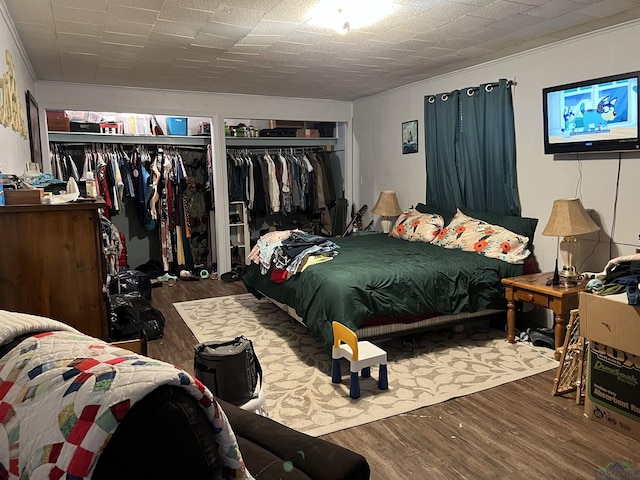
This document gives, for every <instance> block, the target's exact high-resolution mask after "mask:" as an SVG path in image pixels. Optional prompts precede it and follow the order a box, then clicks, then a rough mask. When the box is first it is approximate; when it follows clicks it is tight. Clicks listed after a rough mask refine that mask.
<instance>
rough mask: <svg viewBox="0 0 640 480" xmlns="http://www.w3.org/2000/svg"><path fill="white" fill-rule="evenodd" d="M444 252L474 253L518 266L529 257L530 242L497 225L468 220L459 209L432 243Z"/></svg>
mask: <svg viewBox="0 0 640 480" xmlns="http://www.w3.org/2000/svg"><path fill="white" fill-rule="evenodd" d="M431 243H432V244H434V245H439V246H441V247H444V248H459V249H461V250H464V251H467V252H477V253H479V254H480V255H485V256H487V257H490V258H497V259H498V260H503V261H505V262H507V263H515V264H520V263H523V262H524V259H525V258H527V257H528V256H529V254H530V253H531V252H530V251H529V249H528V248H527V245H528V243H529V238H528V237H525V236H523V235H518V234H517V233H513V232H512V231H510V230H507V229H506V228H504V227H501V226H499V225H492V224H490V223H487V222H485V221H483V220H478V219H476V218H472V217H468V216H466V215H465V214H464V213H462V212H461V211H460V210H459V209H458V211H457V213H456V214H455V215H454V217H453V218H452V219H451V222H450V223H449V225H447V226H446V227H444V228H443V229H442V231H440V232H439V233H438V235H436V238H435V239H434V240H433V241H432V242H431Z"/></svg>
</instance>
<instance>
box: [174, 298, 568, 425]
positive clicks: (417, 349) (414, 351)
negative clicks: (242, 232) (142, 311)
mask: <svg viewBox="0 0 640 480" xmlns="http://www.w3.org/2000/svg"><path fill="white" fill-rule="evenodd" d="M174 307H175V308H176V310H177V311H178V313H179V314H180V316H181V317H182V318H183V319H184V321H185V322H186V324H187V325H188V326H189V328H191V331H193V333H194V335H195V336H196V338H197V339H198V341H199V342H204V341H210V340H218V341H220V340H229V339H233V338H235V337H236V336H238V335H242V334H243V335H245V336H246V337H248V338H250V339H251V340H252V341H253V344H254V348H255V350H256V354H257V356H258V359H259V360H260V363H261V364H262V368H263V371H264V392H265V395H266V399H267V407H268V410H269V416H270V417H271V418H272V419H274V420H277V421H278V422H280V423H283V424H284V425H287V426H289V427H291V428H293V429H295V430H299V431H302V432H305V433H307V434H309V435H313V436H319V435H324V434H327V433H331V432H335V431H338V430H342V429H345V428H349V427H354V426H356V425H363V424H365V423H369V422H372V421H375V420H380V419H382V418H387V417H391V416H393V415H398V414H402V413H406V412H409V411H412V410H416V409H418V408H422V407H426V406H429V405H434V404H436V403H440V402H444V401H446V400H449V399H451V398H455V397H461V396H464V395H469V394H471V393H475V392H478V391H481V390H485V389H488V388H492V387H495V386H498V385H502V384H504V383H508V382H512V381H514V380H518V379H520V378H524V377H528V376H530V375H534V374H536V373H540V372H544V371H547V370H550V369H553V368H557V366H558V362H557V361H555V360H554V359H553V353H552V352H551V350H548V349H544V348H542V349H535V348H532V347H531V346H530V345H529V344H524V343H517V344H514V345H512V344H509V343H507V341H506V339H505V334H504V332H500V331H498V330H484V331H474V332H466V333H453V332H452V331H451V330H444V331H439V332H431V333H426V334H422V335H419V336H414V337H413V338H412V339H410V340H408V341H407V339H404V340H401V339H391V340H387V341H385V342H380V343H379V346H380V347H381V348H383V349H384V350H386V351H387V356H388V373H389V390H386V391H382V390H378V388H377V375H378V368H377V367H373V368H372V369H371V377H370V378H361V379H360V389H361V397H360V398H359V399H358V400H352V399H351V398H350V397H349V367H348V364H347V362H346V360H343V362H344V363H343V364H342V373H343V380H342V383H341V384H333V383H331V376H330V375H331V359H330V356H329V354H328V352H327V351H326V349H325V348H324V346H323V344H322V342H320V341H319V340H317V339H315V338H314V337H312V336H311V335H310V334H309V333H307V331H306V329H305V328H304V327H303V326H302V325H301V324H299V323H298V322H296V321H293V320H290V318H289V317H288V316H287V315H286V314H285V313H284V312H283V311H282V310H280V309H279V308H278V307H276V306H275V305H273V304H272V303H271V302H269V301H268V300H265V299H263V300H260V301H259V300H256V299H255V298H254V297H253V296H252V295H251V294H243V295H233V296H228V297H218V298H208V299H204V300H195V301H191V302H181V303H175V304H174Z"/></svg>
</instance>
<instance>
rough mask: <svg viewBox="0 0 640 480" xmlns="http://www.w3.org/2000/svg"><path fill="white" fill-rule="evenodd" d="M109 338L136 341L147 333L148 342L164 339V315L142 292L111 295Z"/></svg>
mask: <svg viewBox="0 0 640 480" xmlns="http://www.w3.org/2000/svg"><path fill="white" fill-rule="evenodd" d="M109 312H110V318H109V338H110V339H111V340H116V341H117V340H135V339H136V338H141V336H142V332H144V333H145V335H146V337H147V340H156V339H158V338H162V335H163V334H164V323H165V319H164V315H163V314H162V312H161V311H160V310H158V309H157V308H155V307H154V306H153V305H151V304H150V303H149V301H148V300H147V299H146V298H143V297H142V295H141V294H140V292H129V293H117V294H115V295H109Z"/></svg>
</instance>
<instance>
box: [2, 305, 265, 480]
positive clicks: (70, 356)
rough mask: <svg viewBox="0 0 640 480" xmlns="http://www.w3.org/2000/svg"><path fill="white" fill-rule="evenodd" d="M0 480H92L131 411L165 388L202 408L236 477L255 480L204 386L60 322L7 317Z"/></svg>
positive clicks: (222, 456) (171, 368)
mask: <svg viewBox="0 0 640 480" xmlns="http://www.w3.org/2000/svg"><path fill="white" fill-rule="evenodd" d="M43 330H46V331H45V332H44V333H38V334H36V335H34V336H31V337H29V338H27V339H26V340H24V341H23V342H21V343H20V344H19V345H17V346H16V347H15V348H13V349H12V350H11V351H10V352H9V353H7V354H6V355H5V356H4V357H2V358H0V479H13V478H16V479H17V478H20V479H28V478H32V477H33V478H53V479H58V478H68V479H82V478H90V477H91V474H92V472H93V470H94V469H95V466H96V464H97V460H98V457H99V455H100V452H101V451H102V449H103V448H104V447H105V446H106V444H107V442H108V441H109V439H110V437H111V435H112V434H113V432H114V431H115V429H116V427H117V426H118V423H119V422H120V421H121V420H122V419H123V417H124V416H125V415H126V413H127V411H128V410H129V409H130V408H131V407H132V406H133V405H134V404H135V403H136V402H137V401H139V400H140V399H142V398H143V397H144V396H145V395H147V394H148V393H150V392H151V391H152V390H154V389H155V388H157V387H159V386H161V385H176V386H180V387H183V388H185V389H186V390H187V391H188V392H189V393H190V394H191V395H192V396H193V397H194V398H195V399H196V400H197V401H198V402H199V404H200V405H201V406H202V408H203V409H204V411H205V413H206V414H207V417H208V418H209V420H210V421H211V423H212V425H213V427H214V432H215V437H216V440H217V442H218V454H219V457H220V460H221V462H222V464H223V466H224V467H225V473H226V475H227V476H228V477H229V478H234V479H252V478H253V477H252V476H251V475H250V474H249V472H248V471H247V470H246V468H245V465H244V462H243V460H242V455H241V453H240V450H239V449H238V444H237V442H236V438H235V435H234V433H233V431H232V429H231V426H230V425H229V422H228V420H227V417H226V415H225V414H224V412H223V411H222V409H221V408H220V406H219V404H218V403H217V402H216V400H215V399H214V398H213V396H212V394H211V392H209V390H208V389H207V388H206V387H204V385H203V384H202V383H201V382H200V381H198V380H197V379H195V378H193V377H192V376H191V375H189V374H188V373H187V372H185V371H183V370H180V369H178V368H177V367H175V366H173V365H170V364H167V363H164V362H161V361H158V360H153V359H150V358H147V357H144V356H142V355H137V354H134V353H132V352H130V351H128V350H124V349H121V348H118V347H114V346H111V345H109V344H108V343H105V342H103V341H100V340H97V339H95V338H93V337H88V336H86V335H83V334H81V333H80V332H78V331H76V330H74V329H73V328H71V327H69V326H67V325H65V324H63V323H59V322H56V321H54V320H50V319H46V318H42V317H36V316H33V315H27V314H20V313H13V312H7V311H2V310H0V345H3V344H6V343H8V342H10V341H11V340H13V339H14V338H16V337H17V336H19V335H22V334H25V333H30V332H43Z"/></svg>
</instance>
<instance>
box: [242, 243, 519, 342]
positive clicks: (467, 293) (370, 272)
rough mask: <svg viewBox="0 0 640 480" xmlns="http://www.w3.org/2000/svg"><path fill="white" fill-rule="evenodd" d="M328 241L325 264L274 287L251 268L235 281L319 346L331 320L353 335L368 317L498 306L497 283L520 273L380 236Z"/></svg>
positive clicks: (468, 255) (501, 303) (328, 337)
mask: <svg viewBox="0 0 640 480" xmlns="http://www.w3.org/2000/svg"><path fill="white" fill-rule="evenodd" d="M331 240H332V241H333V242H335V243H336V244H338V245H339V246H340V248H339V250H338V251H339V253H338V255H337V256H335V257H334V258H333V260H331V261H328V262H324V263H320V264H317V265H313V266H310V267H309V268H307V269H306V270H305V271H304V272H302V273H300V274H298V275H294V276H292V277H290V278H289V279H287V280H286V281H285V282H284V283H282V284H278V283H275V282H272V281H271V279H270V275H269V274H267V275H262V274H261V273H260V268H259V266H258V265H256V264H253V263H252V264H251V265H250V266H249V267H248V268H247V270H246V273H245V275H244V277H243V282H244V284H245V285H246V287H247V288H248V289H249V291H250V292H253V293H256V291H257V292H258V293H262V294H264V295H266V296H268V297H270V298H272V299H274V300H276V301H278V302H280V303H285V304H287V305H289V306H291V307H293V308H295V311H296V313H297V314H298V315H299V316H300V317H302V318H303V319H304V321H305V324H306V325H307V328H308V329H309V331H310V332H311V333H312V334H313V335H314V336H316V337H318V338H320V339H322V340H323V341H324V342H325V344H327V345H331V343H332V342H333V333H332V329H331V321H333V320H337V321H338V322H340V323H343V324H344V325H346V326H347V327H349V328H351V329H353V330H356V329H357V328H358V327H359V326H361V325H362V324H363V322H364V321H365V320H367V319H369V318H374V317H397V316H402V315H411V314H423V313H430V312H438V313H441V314H456V313H460V312H475V311H479V310H483V309H485V308H506V301H505V299H504V296H503V288H502V285H501V283H500V280H501V279H502V278H504V277H511V276H515V275H522V265H511V264H508V263H506V262H503V261H501V260H495V259H491V258H487V257H484V256H482V255H479V254H477V253H473V252H463V251H461V250H450V249H445V248H443V247H439V246H435V245H431V244H428V243H423V242H409V241H406V240H400V239H397V238H392V237H388V236H387V235H384V234H371V235H364V236H352V237H345V238H335V239H333V238H332V239H331Z"/></svg>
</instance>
